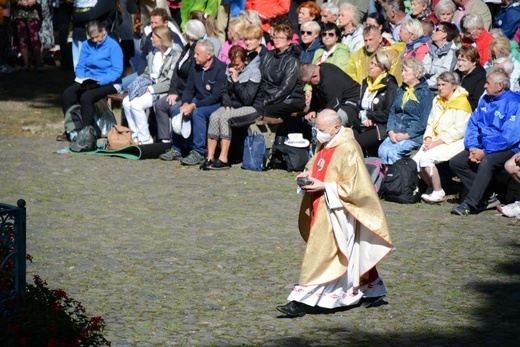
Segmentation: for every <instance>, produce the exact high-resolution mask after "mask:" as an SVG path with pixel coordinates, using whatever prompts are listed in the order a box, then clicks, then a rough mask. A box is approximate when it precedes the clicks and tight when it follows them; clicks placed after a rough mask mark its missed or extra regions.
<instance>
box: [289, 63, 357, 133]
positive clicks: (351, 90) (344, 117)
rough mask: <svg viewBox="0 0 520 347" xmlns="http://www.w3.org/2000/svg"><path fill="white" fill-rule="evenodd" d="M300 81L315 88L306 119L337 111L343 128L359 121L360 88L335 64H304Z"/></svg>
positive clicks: (299, 77)
mask: <svg viewBox="0 0 520 347" xmlns="http://www.w3.org/2000/svg"><path fill="white" fill-rule="evenodd" d="M298 79H299V80H300V81H301V82H303V83H306V84H310V85H311V86H312V87H313V95H312V101H311V106H310V112H309V113H308V114H307V116H305V119H306V120H308V121H311V120H312V119H313V118H316V114H317V112H319V111H321V110H323V109H326V108H328V109H331V110H334V111H336V112H337V113H338V114H339V115H340V117H341V121H342V123H343V126H348V127H351V126H352V125H353V123H354V122H355V121H356V120H358V122H359V118H358V108H357V101H358V99H359V93H360V86H359V83H357V82H356V81H354V80H353V79H352V78H351V77H350V76H349V75H347V74H346V73H345V72H343V70H341V69H340V68H339V67H337V66H336V65H333V64H327V63H323V64H321V65H312V64H303V65H302V66H301V67H300V71H299V74H298Z"/></svg>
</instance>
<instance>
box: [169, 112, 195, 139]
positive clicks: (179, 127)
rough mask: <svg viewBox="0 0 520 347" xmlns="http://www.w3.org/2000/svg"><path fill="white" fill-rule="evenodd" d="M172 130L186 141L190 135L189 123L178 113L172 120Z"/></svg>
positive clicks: (188, 120)
mask: <svg viewBox="0 0 520 347" xmlns="http://www.w3.org/2000/svg"><path fill="white" fill-rule="evenodd" d="M172 130H173V132H174V133H175V134H177V135H182V137H184V138H185V139H187V138H188V137H189V136H190V134H191V121H190V119H189V118H188V117H184V115H183V113H182V112H180V113H178V114H177V115H175V116H173V118H172Z"/></svg>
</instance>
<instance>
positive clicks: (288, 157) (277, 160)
mask: <svg viewBox="0 0 520 347" xmlns="http://www.w3.org/2000/svg"><path fill="white" fill-rule="evenodd" d="M309 159H310V156H309V148H308V147H305V148H300V147H293V146H289V145H286V144H284V143H279V144H275V145H274V146H273V148H272V149H271V157H270V159H269V164H268V169H279V170H287V171H289V172H293V171H303V170H304V169H305V165H307V162H308V161H309Z"/></svg>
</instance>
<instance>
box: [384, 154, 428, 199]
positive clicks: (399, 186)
mask: <svg viewBox="0 0 520 347" xmlns="http://www.w3.org/2000/svg"><path fill="white" fill-rule="evenodd" d="M382 192H383V197H384V199H385V200H387V201H393V202H399V203H401V204H415V203H416V202H419V200H421V194H420V193H419V176H418V173H417V163H416V162H415V161H414V160H413V159H412V158H409V157H406V158H402V159H399V160H398V161H396V162H395V163H394V164H393V165H390V166H389V168H388V171H387V172H386V175H385V178H384V179H383V185H382Z"/></svg>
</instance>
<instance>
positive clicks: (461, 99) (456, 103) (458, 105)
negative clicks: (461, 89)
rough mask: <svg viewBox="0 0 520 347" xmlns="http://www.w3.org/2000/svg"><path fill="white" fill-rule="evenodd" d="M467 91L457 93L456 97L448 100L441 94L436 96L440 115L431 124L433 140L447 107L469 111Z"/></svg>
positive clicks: (436, 136)
mask: <svg viewBox="0 0 520 347" xmlns="http://www.w3.org/2000/svg"><path fill="white" fill-rule="evenodd" d="M467 96H468V94H467V93H462V94H459V95H457V96H456V97H454V98H453V97H452V98H450V99H449V100H446V99H444V98H443V97H441V96H437V102H438V103H439V106H440V107H441V108H442V115H441V116H440V117H439V118H438V119H437V121H436V122H435V124H434V125H433V129H432V130H433V138H434V140H435V139H437V138H438V136H439V131H438V127H439V123H440V122H441V119H442V117H443V116H444V114H445V112H446V111H447V110H448V109H450V108H451V109H455V110H461V111H464V112H467V113H471V112H472V111H471V105H470V104H469V101H468V98H467Z"/></svg>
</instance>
